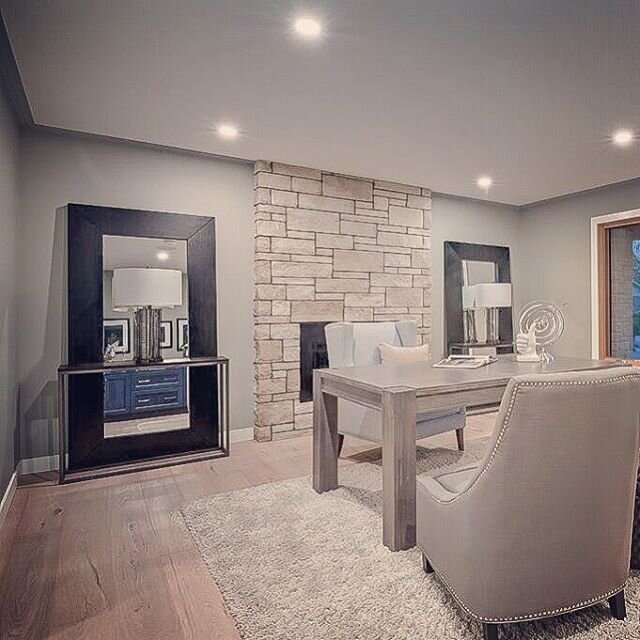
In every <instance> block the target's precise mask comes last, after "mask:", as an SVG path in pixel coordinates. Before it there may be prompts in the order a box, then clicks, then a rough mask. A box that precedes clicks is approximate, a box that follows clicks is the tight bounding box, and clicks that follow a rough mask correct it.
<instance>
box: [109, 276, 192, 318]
mask: <svg viewBox="0 0 640 640" xmlns="http://www.w3.org/2000/svg"><path fill="white" fill-rule="evenodd" d="M111 297H112V302H113V308H114V309H128V308H132V307H133V308H135V307H146V306H151V307H155V308H156V309H162V308H167V307H179V306H181V305H182V272H181V271H176V270H175V269H137V268H126V269H114V271H113V283H112V289H111Z"/></svg>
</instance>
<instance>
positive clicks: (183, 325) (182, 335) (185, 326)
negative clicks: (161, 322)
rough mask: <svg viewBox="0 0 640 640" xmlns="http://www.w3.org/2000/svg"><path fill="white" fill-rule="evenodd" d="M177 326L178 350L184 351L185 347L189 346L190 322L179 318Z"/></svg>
mask: <svg viewBox="0 0 640 640" xmlns="http://www.w3.org/2000/svg"><path fill="white" fill-rule="evenodd" d="M176 324H177V329H176V337H177V340H176V349H178V350H179V351H182V350H184V348H185V345H187V346H188V345H189V320H188V319H187V318H178V319H177V320H176Z"/></svg>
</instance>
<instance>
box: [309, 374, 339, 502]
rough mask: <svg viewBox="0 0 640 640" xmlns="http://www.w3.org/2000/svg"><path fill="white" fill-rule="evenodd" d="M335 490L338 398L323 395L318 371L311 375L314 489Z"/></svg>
mask: <svg viewBox="0 0 640 640" xmlns="http://www.w3.org/2000/svg"><path fill="white" fill-rule="evenodd" d="M337 487H338V398H336V396H332V395H329V394H327V393H323V391H322V378H321V375H320V372H319V371H314V372H313V488H314V489H315V490H316V491H317V492H318V493H323V492H324V491H331V490H332V489H336V488H337Z"/></svg>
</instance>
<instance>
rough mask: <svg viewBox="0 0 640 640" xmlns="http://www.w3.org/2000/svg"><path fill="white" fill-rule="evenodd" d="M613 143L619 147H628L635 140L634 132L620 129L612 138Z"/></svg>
mask: <svg viewBox="0 0 640 640" xmlns="http://www.w3.org/2000/svg"><path fill="white" fill-rule="evenodd" d="M611 139H612V140H613V143H614V144H616V145H618V146H619V147H628V146H629V145H630V144H631V143H632V142H633V139H634V135H633V131H630V130H629V129H618V130H617V131H615V132H614V133H613V135H612V136H611Z"/></svg>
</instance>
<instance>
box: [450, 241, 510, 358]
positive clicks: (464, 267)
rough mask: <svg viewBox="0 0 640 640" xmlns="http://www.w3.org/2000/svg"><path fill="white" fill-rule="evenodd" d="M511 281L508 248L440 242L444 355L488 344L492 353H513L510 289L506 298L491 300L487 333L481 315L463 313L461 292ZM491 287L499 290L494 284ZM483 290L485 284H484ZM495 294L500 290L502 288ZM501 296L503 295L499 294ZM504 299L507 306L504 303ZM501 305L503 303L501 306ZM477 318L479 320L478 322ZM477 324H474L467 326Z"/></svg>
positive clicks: (463, 304) (465, 351)
mask: <svg viewBox="0 0 640 640" xmlns="http://www.w3.org/2000/svg"><path fill="white" fill-rule="evenodd" d="M510 283H511V263H510V253H509V247H500V246H494V245H485V244H472V243H469V242H451V241H446V242H445V243H444V303H445V346H446V353H447V355H449V354H451V353H469V349H481V348H483V347H485V348H486V347H488V348H491V349H495V352H496V353H498V354H500V353H512V352H513V318H512V307H511V300H510V297H511V291H510V287H509V288H508V297H509V300H507V301H497V302H495V304H496V305H498V306H496V308H494V309H493V312H494V313H495V325H496V326H495V329H494V331H495V334H496V337H495V338H493V337H492V336H489V335H487V331H486V329H485V327H486V326H487V324H488V323H487V322H485V320H486V318H485V317H484V315H482V314H481V313H479V312H478V311H476V312H475V314H477V315H473V316H471V315H469V314H468V313H466V311H467V309H466V307H468V306H473V303H470V304H465V303H464V302H463V294H464V293H466V292H467V291H469V288H472V287H475V286H477V285H481V286H484V285H490V286H491V287H493V285H501V284H510ZM495 289H499V288H498V287H495ZM485 291H487V287H486V286H485ZM498 292H499V293H504V292H503V291H502V292H500V291H498ZM502 297H504V296H502ZM507 302H508V306H507ZM503 305H504V306H503ZM478 320H481V321H478ZM470 323H474V324H475V323H477V325H478V327H475V326H474V327H470V326H469V325H470Z"/></svg>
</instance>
